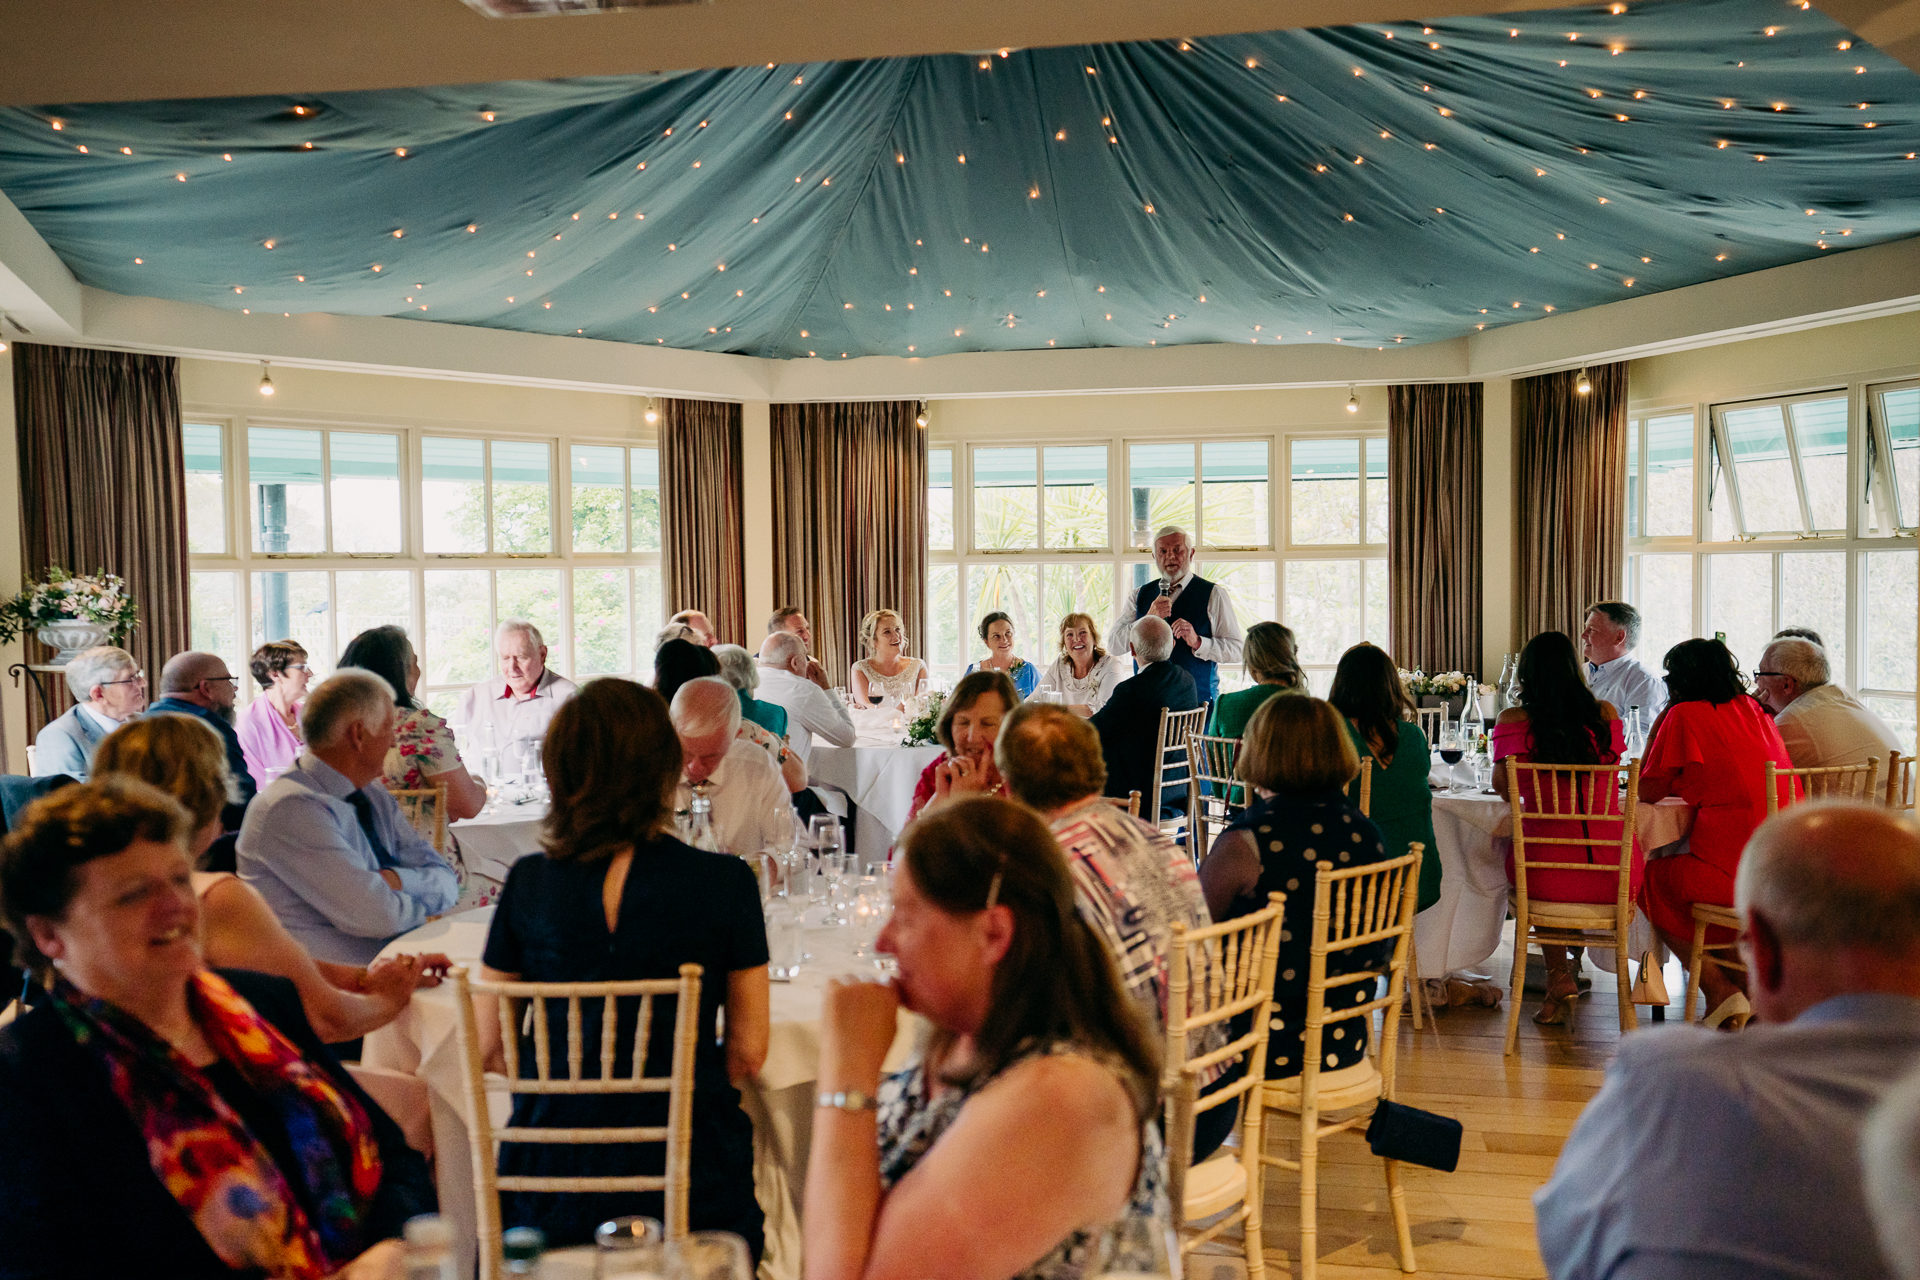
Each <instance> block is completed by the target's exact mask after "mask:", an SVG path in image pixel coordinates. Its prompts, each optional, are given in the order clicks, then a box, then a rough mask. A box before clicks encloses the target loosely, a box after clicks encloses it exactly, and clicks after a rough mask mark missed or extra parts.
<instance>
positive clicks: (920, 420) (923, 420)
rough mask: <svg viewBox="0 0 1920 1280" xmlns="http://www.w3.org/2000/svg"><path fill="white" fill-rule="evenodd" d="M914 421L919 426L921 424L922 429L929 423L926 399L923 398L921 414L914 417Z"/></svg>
mask: <svg viewBox="0 0 1920 1280" xmlns="http://www.w3.org/2000/svg"><path fill="white" fill-rule="evenodd" d="M913 421H914V423H915V425H917V426H919V427H921V428H922V429H924V428H925V427H926V425H927V402H926V401H925V400H922V401H921V402H920V414H919V416H918V417H916V418H914V420H913Z"/></svg>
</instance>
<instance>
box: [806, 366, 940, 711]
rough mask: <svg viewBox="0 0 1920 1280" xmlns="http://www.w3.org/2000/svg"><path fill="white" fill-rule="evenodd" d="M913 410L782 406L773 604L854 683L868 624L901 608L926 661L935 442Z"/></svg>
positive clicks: (893, 403)
mask: <svg viewBox="0 0 1920 1280" xmlns="http://www.w3.org/2000/svg"><path fill="white" fill-rule="evenodd" d="M918 413H919V405H918V404H917V403H916V402H914V401H912V400H887V401H872V402H862V403H856V404H776V405H774V406H773V414H772V418H773V422H772V426H773V599H774V604H775V605H798V606H799V607H800V608H801V609H802V610H804V611H805V612H806V615H807V618H808V620H809V621H811V622H812V623H813V651H814V656H815V657H816V658H818V659H819V661H820V665H821V666H822V667H824V668H825V669H826V670H827V671H828V672H830V673H831V674H832V676H833V681H834V683H836V684H844V683H846V679H847V671H848V669H849V668H851V667H852V665H853V663H854V660H855V659H857V658H859V657H860V653H859V641H858V631H859V627H860V619H861V618H863V617H865V616H866V614H867V613H868V611H870V610H873V609H883V608H884V609H892V610H894V611H895V612H897V613H898V614H899V615H900V619H901V621H902V623H904V624H905V626H906V631H907V651H908V652H909V653H916V654H919V655H921V656H922V657H924V656H925V653H926V591H927V436H926V432H925V431H923V430H922V429H921V428H920V426H919V425H918V424H917V423H916V422H915V421H914V419H915V417H916V416H917V415H918Z"/></svg>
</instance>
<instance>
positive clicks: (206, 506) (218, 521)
mask: <svg viewBox="0 0 1920 1280" xmlns="http://www.w3.org/2000/svg"><path fill="white" fill-rule="evenodd" d="M181 436H182V444H183V445H184V446H185V452H186V461H187V550H188V551H190V552H195V553H199V554H206V555H221V554H224V553H225V551H226V549H227V472H226V466H225V463H224V462H223V461H222V458H221V454H220V436H221V431H220V428H219V427H216V426H210V425H208V424H206V423H201V422H189V423H187V424H186V426H185V427H184V428H182V430H181ZM195 647H196V648H197V647H199V646H198V645H196V646H195ZM207 652H209V653H214V652H218V650H211V649H210V650H208V651H207Z"/></svg>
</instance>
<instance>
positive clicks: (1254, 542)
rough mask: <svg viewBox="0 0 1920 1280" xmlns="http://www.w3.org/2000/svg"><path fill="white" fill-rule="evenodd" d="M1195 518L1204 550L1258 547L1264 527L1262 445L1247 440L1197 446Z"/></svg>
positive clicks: (1266, 537)
mask: <svg viewBox="0 0 1920 1280" xmlns="http://www.w3.org/2000/svg"><path fill="white" fill-rule="evenodd" d="M1200 483H1201V486H1202V488H1201V492H1200V513H1201V515H1202V517H1203V521H1202V535H1203V536H1204V538H1205V540H1206V545H1207V546H1209V547H1264V546H1266V545H1267V544H1268V543H1270V542H1271V541H1272V540H1273V537H1272V534H1271V533H1270V532H1269V530H1268V526H1267V507H1268V495H1267V446H1266V442H1265V441H1260V440H1249V441H1235V442H1230V443H1219V444H1203V445H1201V446H1200Z"/></svg>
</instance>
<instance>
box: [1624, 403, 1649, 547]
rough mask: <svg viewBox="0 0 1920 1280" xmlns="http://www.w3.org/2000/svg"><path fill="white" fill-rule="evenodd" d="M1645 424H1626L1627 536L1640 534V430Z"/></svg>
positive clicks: (1633, 536) (1632, 536)
mask: <svg viewBox="0 0 1920 1280" xmlns="http://www.w3.org/2000/svg"><path fill="white" fill-rule="evenodd" d="M1645 425H1646V424H1645V423H1642V422H1629V423H1628V424H1627V536H1628V537H1629V538H1637V537H1639V536H1640V431H1641V428H1642V427H1644V426H1645Z"/></svg>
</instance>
